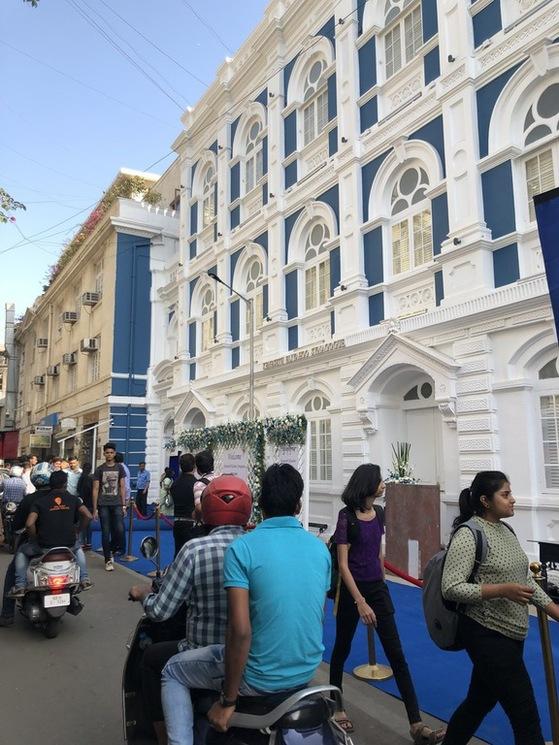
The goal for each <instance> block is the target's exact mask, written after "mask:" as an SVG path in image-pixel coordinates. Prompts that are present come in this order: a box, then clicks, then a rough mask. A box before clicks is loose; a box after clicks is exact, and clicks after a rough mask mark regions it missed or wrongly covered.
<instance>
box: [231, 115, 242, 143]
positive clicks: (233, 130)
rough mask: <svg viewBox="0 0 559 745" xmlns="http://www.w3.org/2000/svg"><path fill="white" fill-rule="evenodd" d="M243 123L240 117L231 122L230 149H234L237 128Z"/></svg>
mask: <svg viewBox="0 0 559 745" xmlns="http://www.w3.org/2000/svg"><path fill="white" fill-rule="evenodd" d="M240 121H241V117H240V116H238V117H237V118H236V119H235V121H234V122H231V129H230V133H229V137H230V140H231V141H230V143H229V144H230V147H231V148H233V143H234V142H235V135H236V134H237V127H238V126H239V122H240Z"/></svg>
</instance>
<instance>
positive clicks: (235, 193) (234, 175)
mask: <svg viewBox="0 0 559 745" xmlns="http://www.w3.org/2000/svg"><path fill="white" fill-rule="evenodd" d="M240 196H241V164H240V163H235V165H234V166H232V167H231V201H232V202H234V201H235V199H238V198H239V197H240Z"/></svg>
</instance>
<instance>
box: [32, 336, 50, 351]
mask: <svg viewBox="0 0 559 745" xmlns="http://www.w3.org/2000/svg"><path fill="white" fill-rule="evenodd" d="M48 345H49V340H48V339H45V338H40V339H37V341H36V342H35V346H36V347H37V349H46V348H47V347H48Z"/></svg>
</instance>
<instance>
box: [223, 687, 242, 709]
mask: <svg viewBox="0 0 559 745" xmlns="http://www.w3.org/2000/svg"><path fill="white" fill-rule="evenodd" d="M238 700H239V699H238V698H234V699H232V700H229V699H227V698H225V693H223V690H222V691H221V692H220V694H219V704H220V706H223V707H225V708H229V707H231V706H237V701H238Z"/></svg>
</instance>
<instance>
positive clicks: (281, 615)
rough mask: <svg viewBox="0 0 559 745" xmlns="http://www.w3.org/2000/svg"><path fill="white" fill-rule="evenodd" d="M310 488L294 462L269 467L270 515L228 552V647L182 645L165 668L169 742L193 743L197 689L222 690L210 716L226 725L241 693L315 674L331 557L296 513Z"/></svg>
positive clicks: (296, 683) (266, 495)
mask: <svg viewBox="0 0 559 745" xmlns="http://www.w3.org/2000/svg"><path fill="white" fill-rule="evenodd" d="M302 494H303V479H302V478H301V475H300V474H299V473H298V472H297V471H296V470H295V469H294V468H293V467H292V466H290V465H288V464H285V463H284V464H282V465H278V464H275V465H273V466H270V468H268V470H267V471H266V473H265V474H264V478H263V481H262V492H261V497H260V507H261V509H262V512H263V516H264V521H263V522H262V523H261V524H260V525H258V527H257V528H256V529H255V530H254V531H252V532H251V533H247V534H245V535H243V536H241V537H240V538H238V539H237V540H235V541H233V543H231V545H230V546H229V548H228V549H227V552H226V554H225V563H224V577H225V582H224V585H225V588H226V589H227V601H228V627H227V637H226V643H225V646H223V645H213V646H211V647H206V648H204V649H198V650H189V651H187V652H182V653H180V654H178V655H176V656H175V657H172V658H171V659H170V660H169V662H168V663H167V665H166V666H165V669H164V670H163V675H162V700H163V710H164V712H165V724H166V726H167V736H168V742H169V745H192V743H193V729H192V728H193V713H192V703H191V699H190V689H191V688H206V689H214V690H221V697H220V701H219V703H216V704H214V706H213V707H212V708H211V709H210V711H209V713H208V718H209V720H210V722H211V724H212V725H213V726H214V727H215V728H216V729H218V730H220V731H225V730H227V729H228V726H229V722H230V720H231V717H232V715H233V712H234V711H235V707H236V703H237V697H238V696H239V694H240V695H252V696H254V695H259V694H264V693H272V692H276V691H284V690H289V689H291V688H302V687H304V686H306V685H307V684H308V683H310V681H311V680H312V678H313V677H314V674H315V672H316V670H317V668H318V666H319V664H320V662H321V661H322V653H323V651H324V647H323V644H322V624H323V616H324V601H325V599H326V592H327V590H328V588H329V586H330V556H329V553H328V550H327V548H326V546H325V545H324V543H323V542H322V541H320V540H319V539H318V538H316V537H315V536H313V535H312V534H310V533H308V532H307V531H306V530H304V529H303V527H302V526H301V524H300V522H299V521H298V520H297V518H296V515H297V514H299V511H300V509H301V496H302ZM225 670H227V674H225Z"/></svg>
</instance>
